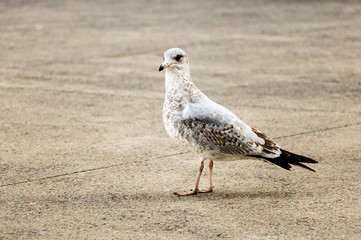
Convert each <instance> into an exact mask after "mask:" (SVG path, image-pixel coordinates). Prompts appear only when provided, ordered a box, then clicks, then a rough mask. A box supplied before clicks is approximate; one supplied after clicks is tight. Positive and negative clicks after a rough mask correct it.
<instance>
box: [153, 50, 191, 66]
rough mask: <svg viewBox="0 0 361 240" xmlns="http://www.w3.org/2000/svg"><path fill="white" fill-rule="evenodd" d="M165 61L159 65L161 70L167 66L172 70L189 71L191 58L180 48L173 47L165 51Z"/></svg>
mask: <svg viewBox="0 0 361 240" xmlns="http://www.w3.org/2000/svg"><path fill="white" fill-rule="evenodd" d="M163 59H164V62H163V63H162V65H160V67H159V71H162V70H163V69H165V68H167V70H171V71H175V70H178V71H182V70H183V71H184V70H185V71H187V72H189V60H188V56H187V54H186V53H185V52H184V51H183V50H182V49H180V48H171V49H168V50H167V51H166V52H165V53H164V57H163Z"/></svg>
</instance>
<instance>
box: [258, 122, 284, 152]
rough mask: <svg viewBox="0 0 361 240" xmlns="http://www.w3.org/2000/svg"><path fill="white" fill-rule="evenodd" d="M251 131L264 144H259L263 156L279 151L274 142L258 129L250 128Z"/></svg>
mask: <svg viewBox="0 0 361 240" xmlns="http://www.w3.org/2000/svg"><path fill="white" fill-rule="evenodd" d="M251 128H252V131H253V132H254V133H255V134H256V135H257V136H258V137H259V138H261V139H263V141H264V143H263V144H261V146H262V152H263V153H265V154H274V153H276V152H278V151H279V150H280V147H279V146H278V145H277V143H276V141H275V140H273V139H272V138H270V137H269V136H267V135H266V134H264V133H263V132H261V131H259V130H258V129H256V128H254V127H251Z"/></svg>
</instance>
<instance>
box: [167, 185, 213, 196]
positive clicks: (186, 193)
mask: <svg viewBox="0 0 361 240" xmlns="http://www.w3.org/2000/svg"><path fill="white" fill-rule="evenodd" d="M209 192H213V188H212V187H209V188H201V189H198V190H192V189H191V190H190V191H184V192H174V194H175V195H177V196H190V195H196V194H197V193H209Z"/></svg>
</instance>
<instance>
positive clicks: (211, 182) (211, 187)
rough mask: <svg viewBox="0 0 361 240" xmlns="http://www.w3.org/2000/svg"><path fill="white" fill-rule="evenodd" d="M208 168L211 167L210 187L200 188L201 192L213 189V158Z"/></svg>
mask: <svg viewBox="0 0 361 240" xmlns="http://www.w3.org/2000/svg"><path fill="white" fill-rule="evenodd" d="M208 168H209V188H203V189H199V190H198V192H199V193H208V192H212V191H213V179H212V174H213V161H212V160H209V164H208Z"/></svg>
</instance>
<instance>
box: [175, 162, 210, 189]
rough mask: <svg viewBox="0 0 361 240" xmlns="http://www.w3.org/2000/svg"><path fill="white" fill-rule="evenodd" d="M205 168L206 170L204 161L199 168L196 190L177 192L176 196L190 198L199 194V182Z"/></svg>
mask: <svg viewBox="0 0 361 240" xmlns="http://www.w3.org/2000/svg"><path fill="white" fill-rule="evenodd" d="M203 168H204V160H202V162H201V165H200V166H199V169H198V174H197V180H196V186H195V187H194V190H191V191H185V192H175V193H174V194H176V195H178V196H189V195H194V194H197V193H198V185H199V180H200V179H201V174H202V171H203Z"/></svg>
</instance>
